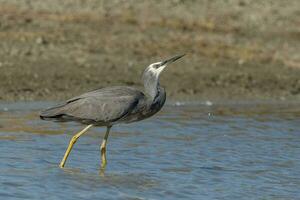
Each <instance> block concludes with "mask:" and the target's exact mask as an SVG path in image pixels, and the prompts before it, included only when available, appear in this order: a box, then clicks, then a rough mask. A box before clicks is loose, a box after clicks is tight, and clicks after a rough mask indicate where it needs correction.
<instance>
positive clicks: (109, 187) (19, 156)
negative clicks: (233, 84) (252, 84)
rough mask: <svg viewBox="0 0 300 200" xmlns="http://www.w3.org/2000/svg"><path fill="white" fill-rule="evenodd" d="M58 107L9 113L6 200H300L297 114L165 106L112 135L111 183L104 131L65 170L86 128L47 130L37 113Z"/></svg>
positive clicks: (3, 137) (1, 168)
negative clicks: (103, 163)
mask: <svg viewBox="0 0 300 200" xmlns="http://www.w3.org/2000/svg"><path fill="white" fill-rule="evenodd" d="M52 104H53V103H51V102H32V103H14V104H7V103H2V104H0V110H1V111H0V197H1V199H18V198H20V199H42V198H44V199H62V198H63V199H74V198H82V199H98V198H101V199H299V198H300V192H299V191H300V190H299V189H300V187H299V185H300V178H299V177H300V156H299V155H300V126H299V125H300V119H299V117H300V109H299V105H297V104H268V105H266V104H264V105H262V104H248V103H245V104H234V103H232V104H223V105H222V104H219V105H211V106H207V105H202V104H201V103H195V104H188V105H181V106H171V105H169V106H166V107H165V108H164V110H163V111H162V112H161V113H160V114H159V115H158V116H156V117H153V118H151V119H148V120H146V121H142V122H140V123H135V124H131V125H120V126H115V127H113V129H112V132H111V135H110V138H109V143H108V155H107V156H108V166H107V170H106V173H105V175H104V176H100V175H99V174H98V169H99V164H100V157H99V147H100V142H101V138H102V137H103V133H104V131H105V130H104V129H103V128H100V127H99V128H94V129H92V130H91V131H90V132H89V133H88V134H86V135H84V136H83V137H81V138H80V139H79V141H78V142H77V143H76V145H75V147H74V149H73V151H72V152H71V155H70V158H69V160H68V162H67V164H66V168H65V169H63V170H62V169H59V168H58V163H59V161H60V159H61V158H62V156H63V154H64V151H65V149H66V147H67V145H68V142H69V139H70V138H71V136H72V134H73V133H74V132H76V131H78V130H80V129H81V128H82V126H81V125H78V124H75V123H64V124H57V123H53V122H45V121H41V120H39V118H38V117H37V110H38V109H40V108H42V107H46V106H49V105H52ZM208 105H209V104H208Z"/></svg>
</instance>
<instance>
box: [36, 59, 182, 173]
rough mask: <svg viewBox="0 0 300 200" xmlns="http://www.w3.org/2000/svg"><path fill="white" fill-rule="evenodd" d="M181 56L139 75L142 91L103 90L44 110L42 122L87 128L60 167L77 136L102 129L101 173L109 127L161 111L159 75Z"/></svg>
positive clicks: (162, 92) (163, 94)
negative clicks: (71, 124)
mask: <svg viewBox="0 0 300 200" xmlns="http://www.w3.org/2000/svg"><path fill="white" fill-rule="evenodd" d="M184 55H185V54H182V55H177V56H174V57H172V58H169V59H166V60H164V61H160V62H156V63H153V64H150V65H149V66H148V67H147V68H146V69H145V70H144V72H143V74H142V81H143V84H144V91H140V90H138V89H136V88H134V87H129V86H112V87H105V88H101V89H97V90H93V91H90V92H87V93H84V94H81V95H79V96H76V97H73V98H71V99H69V100H67V101H65V102H64V103H61V104H59V105H56V106H54V107H51V108H48V109H45V110H43V111H42V112H41V113H40V118H41V119H42V120H54V121H57V122H67V121H75V122H79V123H81V124H84V125H86V127H85V128H84V129H83V130H81V131H80V132H78V133H76V134H75V135H74V136H73V137H72V138H71V140H70V142H69V146H68V148H67V150H66V152H65V154H64V157H63V159H62V160H61V162H60V164H59V167H60V168H63V167H64V166H65V163H66V161H67V159H68V156H69V154H70V152H71V150H72V148H73V145H74V144H75V143H76V141H77V140H78V138H79V137H80V136H82V135H83V134H84V133H86V132H87V131H88V130H89V129H90V128H91V127H93V126H103V127H106V133H105V135H104V138H103V141H102V143H101V146H100V152H101V166H100V167H101V168H100V169H102V170H104V169H105V167H106V165H107V159H106V145H107V140H108V136H109V133H110V129H111V127H112V126H113V125H115V124H119V123H132V122H137V121H140V120H143V119H146V118H149V117H151V116H153V115H154V114H155V113H157V112H158V111H160V110H161V108H162V107H163V105H164V103H165V101H166V91H165V89H164V88H163V87H161V86H160V84H159V77H160V74H161V72H162V71H163V70H164V69H165V67H166V66H167V65H168V64H170V63H173V62H174V61H176V60H178V59H180V58H182V57H183V56H184Z"/></svg>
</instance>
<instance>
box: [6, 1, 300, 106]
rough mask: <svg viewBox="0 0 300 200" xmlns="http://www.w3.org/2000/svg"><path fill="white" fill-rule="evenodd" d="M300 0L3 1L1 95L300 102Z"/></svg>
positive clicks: (11, 97)
mask: <svg viewBox="0 0 300 200" xmlns="http://www.w3.org/2000/svg"><path fill="white" fill-rule="evenodd" d="M299 8H300V1H298V0H287V1H280V0H278V1H272V0H265V1H250V0H227V1H210V0H198V1H196V0H195V1H192V0H190V1H183V0H182V1H180V0H173V1H171V0H170V1H133V0H129V1H100V0H64V1H60V0H26V1H25V0H24V1H21V0H0V41H1V42H0V100H1V101H18V100H63V99H66V98H70V97H72V96H74V95H78V94H80V93H82V92H85V91H89V90H92V89H96V88H99V87H105V86H109V85H123V84H126V85H129V86H132V85H135V86H137V87H141V86H142V85H141V81H140V75H141V73H142V71H143V70H144V68H145V67H146V66H147V65H148V64H150V63H152V62H156V61H160V60H161V59H165V58H168V57H170V56H173V55H177V54H181V53H187V56H186V57H185V58H184V59H182V60H181V61H178V63H176V64H174V65H173V66H170V67H169V68H167V70H166V72H164V73H163V75H162V77H161V83H162V85H163V86H165V87H166V89H167V93H168V96H169V98H170V99H173V100H207V99H210V100H252V99H258V100H270V99H275V100H299V99H300V78H299V77H300V53H299V52H300V10H299Z"/></svg>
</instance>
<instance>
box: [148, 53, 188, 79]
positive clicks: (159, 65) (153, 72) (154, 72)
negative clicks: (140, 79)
mask: <svg viewBox="0 0 300 200" xmlns="http://www.w3.org/2000/svg"><path fill="white" fill-rule="evenodd" d="M184 55H185V54H182V55H178V56H174V57H172V58H169V59H167V60H164V61H161V62H156V63H152V64H150V65H149V66H148V67H147V68H146V69H145V71H144V74H143V75H150V76H154V77H157V78H158V77H159V75H160V73H161V72H162V71H163V70H164V69H165V68H166V66H167V65H168V64H171V63H173V62H175V61H176V60H178V59H179V58H182V57H183V56H184Z"/></svg>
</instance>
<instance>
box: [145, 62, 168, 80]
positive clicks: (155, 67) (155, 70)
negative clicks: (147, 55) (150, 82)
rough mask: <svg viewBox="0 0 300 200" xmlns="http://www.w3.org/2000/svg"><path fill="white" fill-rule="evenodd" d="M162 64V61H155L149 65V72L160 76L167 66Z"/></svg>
mask: <svg viewBox="0 0 300 200" xmlns="http://www.w3.org/2000/svg"><path fill="white" fill-rule="evenodd" d="M160 64H161V62H157V63H153V64H151V65H149V67H148V72H150V73H151V74H153V75H154V76H155V77H156V78H158V77H159V74H160V73H161V72H162V71H163V70H164V69H165V67H166V65H164V66H158V65H160Z"/></svg>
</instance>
